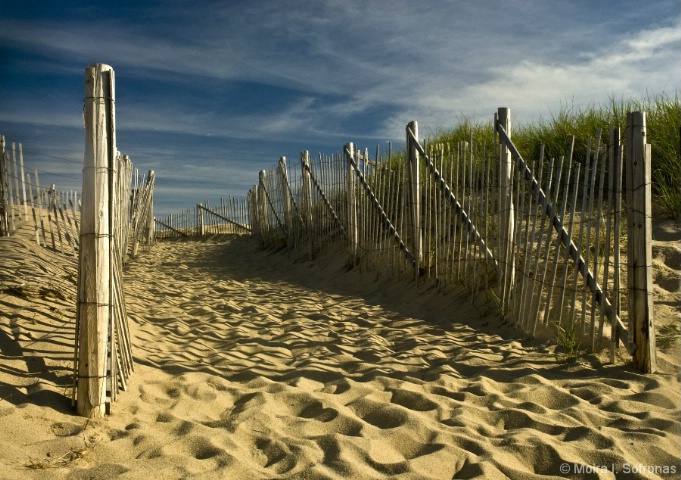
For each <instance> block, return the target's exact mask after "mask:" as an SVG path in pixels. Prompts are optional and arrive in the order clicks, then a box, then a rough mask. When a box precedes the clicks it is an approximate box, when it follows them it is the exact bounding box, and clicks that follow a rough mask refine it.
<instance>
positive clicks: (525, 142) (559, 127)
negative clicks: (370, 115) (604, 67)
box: [428, 94, 681, 221]
mask: <svg viewBox="0 0 681 480" xmlns="http://www.w3.org/2000/svg"><path fill="white" fill-rule="evenodd" d="M633 111H643V112H646V124H647V137H648V143H650V144H651V146H652V154H653V161H652V176H653V196H654V199H655V200H654V201H655V202H656V203H657V206H658V207H660V208H661V209H662V210H663V212H664V213H665V214H666V215H668V216H669V217H671V218H674V219H677V220H680V221H681V145H680V142H681V103H680V102H679V96H678V94H676V95H675V96H673V97H672V96H669V95H665V94H660V95H654V96H653V95H651V96H648V97H646V98H644V99H641V100H624V99H620V100H617V99H615V98H614V97H611V98H610V99H609V102H608V103H605V104H601V105H589V106H587V107H575V106H573V105H569V104H562V105H561V108H560V110H559V111H558V112H557V113H555V114H551V116H550V117H549V118H548V119H541V120H539V121H537V122H534V123H529V124H522V123H521V122H516V121H513V127H512V138H513V143H514V144H515V145H516V147H518V150H519V151H520V153H521V155H523V157H524V158H525V160H530V159H532V158H536V157H538V154H539V147H540V146H541V145H544V148H545V154H544V158H545V159H549V158H551V157H556V158H557V157H559V156H561V155H565V154H566V151H567V142H568V138H569V136H570V135H574V136H575V137H576V144H575V156H574V158H575V160H576V161H584V157H585V153H586V143H587V141H588V140H589V139H591V140H592V150H593V145H594V144H595V139H596V136H597V135H598V130H599V129H602V133H601V145H603V144H607V142H608V140H609V138H610V129H611V128H615V127H619V128H620V129H621V136H622V140H621V141H622V142H623V143H624V141H625V138H624V136H625V128H626V115H627V112H633ZM471 132H472V133H473V141H474V142H475V143H476V144H483V143H486V144H487V145H492V143H493V140H494V128H493V125H492V122H482V121H481V122H477V123H476V122H471V121H470V120H468V119H466V118H463V119H461V120H460V121H459V123H458V124H457V125H456V126H455V127H454V128H452V129H450V130H443V129H440V130H439V131H437V132H436V133H435V134H434V135H433V136H432V137H430V138H428V144H431V145H432V144H450V145H453V144H457V143H458V142H459V141H468V140H469V139H470V135H471Z"/></svg>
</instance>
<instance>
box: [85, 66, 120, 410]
mask: <svg viewBox="0 0 681 480" xmlns="http://www.w3.org/2000/svg"><path fill="white" fill-rule="evenodd" d="M84 120H85V155H84V164H83V193H82V207H81V228H80V252H79V275H78V319H77V321H78V337H77V341H78V346H79V350H78V369H77V375H78V379H77V403H76V406H77V410H78V414H79V415H82V416H85V417H89V418H99V417H103V416H104V415H105V413H106V403H107V398H106V379H107V340H108V335H109V317H110V307H111V305H110V298H111V292H110V282H111V269H110V262H109V256H110V249H111V247H112V245H111V224H110V221H109V220H110V215H111V212H110V204H109V200H110V199H109V194H110V192H109V189H110V183H109V182H110V178H109V170H110V168H111V167H112V162H113V159H114V158H113V157H114V153H115V151H116V138H115V125H114V72H113V69H112V68H111V67H110V66H108V65H103V64H93V65H90V66H89V67H88V68H87V69H86V70H85V113H84Z"/></svg>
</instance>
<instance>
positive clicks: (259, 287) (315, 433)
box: [0, 222, 681, 480]
mask: <svg viewBox="0 0 681 480" xmlns="http://www.w3.org/2000/svg"><path fill="white" fill-rule="evenodd" d="M678 231H679V228H678V225H674V224H673V222H671V223H670V222H664V223H662V224H661V226H658V227H656V233H655V244H654V252H655V275H654V278H655V281H656V293H655V295H656V302H657V303H656V321H657V323H658V328H659V327H660V326H664V325H669V324H671V325H677V326H678V324H679V313H680V312H681V298H680V295H679V285H680V283H679V282H680V279H681V244H680V243H679V241H678ZM31 236H32V231H31V230H30V229H29V228H28V227H27V226H25V227H22V229H20V230H19V231H18V232H17V235H16V236H14V237H11V238H3V239H0V254H1V255H2V256H1V257H0V258H1V259H2V260H1V262H0V305H1V309H2V310H1V312H0V351H1V354H0V445H1V447H0V478H3V479H26V478H36V479H43V478H44V479H48V478H49V479H62V478H63V479H66V478H69V479H86V478H87V479H90V478H95V479H109V478H116V479H144V480H149V479H180V478H197V479H203V478H205V479H213V478H214V479H223V478H224V479H261V478H262V479H265V478H300V479H346V478H349V479H372V478H401V479H407V478H409V479H450V478H481V479H482V478H490V479H495V478H512V479H532V478H618V479H619V478H679V476H680V475H681V466H680V464H679V455H680V448H681V446H680V444H681V441H680V440H681V413H680V386H679V380H680V379H679V344H678V341H673V340H674V339H673V335H672V341H671V342H668V344H666V345H665V349H664V350H661V351H660V353H659V360H658V363H659V365H660V372H658V373H656V374H652V375H642V374H639V373H637V372H636V371H634V370H633V369H632V368H631V366H630V365H629V364H628V363H627V362H626V355H624V353H622V352H623V351H622V352H620V360H619V362H618V363H617V364H616V365H610V364H608V363H607V362H606V359H607V357H608V355H607V352H605V353H603V354H602V355H595V354H594V355H584V356H582V357H580V358H578V360H577V361H575V362H571V363H564V362H561V361H559V360H557V358H556V356H555V355H554V353H555V347H553V346H551V345H550V344H544V343H542V342H539V341H536V340H535V341H530V340H528V339H526V338H524V336H523V335H522V334H521V333H520V332H519V331H517V330H514V329H513V328H512V327H510V326H509V325H508V324H506V323H504V322H503V321H502V320H501V319H500V318H498V317H496V316H495V315H494V314H493V313H492V311H491V310H485V309H480V308H478V307H474V306H473V305H471V302H470V301H468V297H466V295H465V294H464V293H462V292H450V293H448V294H447V295H442V294H441V293H438V292H437V290H436V289H434V288H428V287H421V288H420V289H419V290H418V291H417V290H416V289H415V288H414V285H413V283H409V282H405V281H404V280H402V281H398V280H397V279H394V278H377V275H376V273H375V272H364V273H360V272H359V271H358V269H355V270H352V271H347V270H346V269H345V265H344V262H343V261H342V259H339V257H337V256H336V257H334V256H328V257H325V256H323V257H321V258H319V259H316V260H315V261H313V262H310V261H297V262H292V261H291V259H290V258H289V257H288V256H287V255H286V254H282V253H281V252H269V251H260V250H258V249H257V247H256V246H255V245H254V243H253V242H251V241H250V240H249V239H248V238H247V237H239V236H213V237H205V238H202V239H194V240H185V241H179V240H178V241H166V242H163V243H160V244H158V245H156V246H154V247H152V248H151V249H150V250H149V251H146V252H142V254H141V255H140V257H139V258H138V259H137V260H136V261H134V262H133V263H132V264H131V265H129V267H128V268H127V269H126V273H125V290H126V295H127V308H128V313H129V319H130V327H131V333H132V336H133V345H134V355H135V362H136V364H135V372H134V373H133V375H132V377H131V378H130V381H129V389H128V391H127V392H121V393H120V396H119V400H118V402H116V403H115V404H113V408H112V415H111V416H109V417H107V418H104V419H99V420H87V419H85V418H82V417H78V416H76V415H75V412H74V410H73V409H72V407H71V400H70V395H71V382H72V380H71V373H72V372H71V369H72V357H73V346H72V345H73V327H74V318H75V307H74V305H75V275H76V267H75V260H74V258H73V257H68V256H64V255H61V254H57V253H54V252H51V251H49V250H47V249H44V248H39V247H37V246H36V245H35V242H34V241H32V240H31ZM669 328H671V327H667V329H666V330H665V331H666V332H668V331H673V330H669ZM655 470H656V471H657V473H655ZM672 470H673V472H672ZM614 472H617V473H614ZM667 473H669V475H667Z"/></svg>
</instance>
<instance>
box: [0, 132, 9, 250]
mask: <svg viewBox="0 0 681 480" xmlns="http://www.w3.org/2000/svg"><path fill="white" fill-rule="evenodd" d="M6 167H7V164H6V162H5V137H4V136H0V237H2V236H6V235H9V221H8V219H9V207H8V206H9V201H8V198H9V195H8V194H7V193H8V189H9V175H8V174H7V168H6Z"/></svg>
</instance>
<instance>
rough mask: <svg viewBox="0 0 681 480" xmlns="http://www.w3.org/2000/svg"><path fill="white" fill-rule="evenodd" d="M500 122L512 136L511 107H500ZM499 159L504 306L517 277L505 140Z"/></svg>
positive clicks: (510, 185) (510, 178)
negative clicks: (513, 253)
mask: <svg viewBox="0 0 681 480" xmlns="http://www.w3.org/2000/svg"><path fill="white" fill-rule="evenodd" d="M498 122H499V125H500V126H501V127H502V128H503V129H504V131H505V132H506V135H508V138H511V109H510V108H504V107H501V108H499V109H498ZM499 161H500V162H501V173H500V176H501V178H500V179H499V186H500V189H501V205H499V215H500V218H499V226H500V227H501V231H500V239H501V251H500V252H499V254H500V255H499V256H500V257H501V262H500V267H501V268H502V269H503V274H502V276H501V282H500V285H499V288H500V293H501V295H500V297H501V302H502V308H503V306H504V305H505V304H506V300H507V299H506V292H510V291H511V290H512V288H513V284H514V279H515V265H514V261H513V258H512V252H513V248H512V242H513V230H514V225H515V222H514V207H513V196H512V176H513V169H512V167H513V165H512V158H511V151H510V149H509V148H508V146H507V145H506V143H504V142H502V143H501V149H500V152H499Z"/></svg>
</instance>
